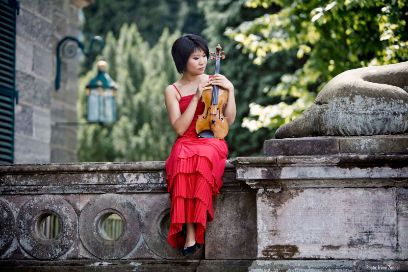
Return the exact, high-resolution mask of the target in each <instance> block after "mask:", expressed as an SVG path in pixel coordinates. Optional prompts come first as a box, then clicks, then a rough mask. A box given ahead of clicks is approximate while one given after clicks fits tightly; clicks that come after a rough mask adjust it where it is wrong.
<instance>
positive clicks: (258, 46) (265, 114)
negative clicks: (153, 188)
mask: <svg viewBox="0 0 408 272" xmlns="http://www.w3.org/2000/svg"><path fill="white" fill-rule="evenodd" d="M246 5H247V6H248V7H251V8H258V9H259V8H268V7H270V6H272V5H279V6H280V7H281V9H280V10H279V11H278V12H276V13H273V14H268V13H267V12H266V13H265V14H264V15H262V16H259V17H258V18H256V19H254V20H252V21H247V22H244V23H242V24H241V25H239V26H238V27H235V28H229V29H227V31H226V35H228V36H229V37H230V38H231V39H234V40H235V41H236V42H237V43H239V44H240V45H242V48H243V52H247V53H248V54H253V57H252V61H253V62H254V63H256V64H258V65H260V64H262V63H263V62H265V61H266V60H267V59H270V58H273V55H274V54H276V53H277V52H282V51H287V50H293V49H294V50H296V52H297V54H296V57H297V58H298V59H299V60H300V61H302V62H303V63H304V64H303V66H302V68H301V69H299V70H296V71H294V72H293V74H287V75H284V76H282V77H281V81H280V83H278V84H277V85H276V86H274V87H271V88H269V91H268V94H269V95H270V96H279V97H280V98H281V101H282V102H283V104H282V102H281V103H278V104H276V105H270V106H267V107H264V108H263V107H260V106H259V105H257V104H251V112H250V118H249V119H245V121H244V122H243V125H244V126H245V127H247V128H249V129H251V130H256V129H258V128H261V127H268V128H271V129H276V128H277V126H278V125H281V124H282V123H283V122H287V121H289V120H290V119H291V118H288V117H287V116H286V114H287V113H288V112H292V113H293V116H295V115H296V114H297V113H298V112H301V111H302V110H303V109H302V108H301V107H302V106H307V105H309V104H308V102H309V101H310V97H314V95H315V94H316V93H317V92H318V91H319V90H320V89H321V87H322V86H323V85H324V84H325V83H326V82H327V81H329V80H330V79H331V78H333V77H334V76H335V75H337V74H339V73H341V72H343V71H345V70H348V69H352V68H357V67H361V66H367V65H380V64H387V63H395V62H400V61H405V60H407V59H408V47H407V45H408V28H407V25H406V20H407V18H408V3H406V1H402V0H394V1H386V0H345V1H332V0H331V1H329V0H326V1H317V0H311V1H302V0H294V1H286V0H281V1H273V0H248V1H246ZM305 101H307V102H306V103H305ZM291 107H292V109H291V111H290V110H288V108H291ZM252 109H255V110H252ZM279 111H281V113H279ZM256 116H258V118H257V119H256V118H253V117H256ZM270 118H274V119H276V120H278V121H273V120H268V119H270Z"/></svg>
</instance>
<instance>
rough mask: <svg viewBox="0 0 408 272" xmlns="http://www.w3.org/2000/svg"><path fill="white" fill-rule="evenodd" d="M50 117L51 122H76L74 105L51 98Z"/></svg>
mask: <svg viewBox="0 0 408 272" xmlns="http://www.w3.org/2000/svg"><path fill="white" fill-rule="evenodd" d="M51 118H52V123H53V124H54V123H58V122H76V121H77V116H76V110H75V105H73V106H72V105H67V104H65V103H63V101H59V100H55V99H54V98H53V99H51Z"/></svg>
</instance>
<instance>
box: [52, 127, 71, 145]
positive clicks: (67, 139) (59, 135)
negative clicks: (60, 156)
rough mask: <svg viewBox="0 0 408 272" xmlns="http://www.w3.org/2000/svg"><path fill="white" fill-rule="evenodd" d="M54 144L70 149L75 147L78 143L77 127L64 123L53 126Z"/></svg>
mask: <svg viewBox="0 0 408 272" xmlns="http://www.w3.org/2000/svg"><path fill="white" fill-rule="evenodd" d="M52 144H53V145H55V146H60V147H65V148H68V149H75V148H76V145H77V132H76V129H75V127H72V126H63V125H57V126H53V129H52Z"/></svg>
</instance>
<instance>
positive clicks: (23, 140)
mask: <svg viewBox="0 0 408 272" xmlns="http://www.w3.org/2000/svg"><path fill="white" fill-rule="evenodd" d="M14 154H15V157H14V163H19V164H21V163H49V162H50V145H49V144H48V143H44V142H42V141H37V140H34V139H32V138H31V137H25V136H23V135H19V134H16V135H15V137H14Z"/></svg>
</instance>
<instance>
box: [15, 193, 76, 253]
mask: <svg viewBox="0 0 408 272" xmlns="http://www.w3.org/2000/svg"><path fill="white" fill-rule="evenodd" d="M47 214H55V215H56V216H58V217H59V222H60V228H61V230H60V233H59V235H57V236H56V237H55V239H47V238H46V237H44V235H43V234H42V233H40V229H39V227H38V226H39V221H40V219H41V218H43V217H44V216H45V215H47ZM77 219H78V217H77V214H76V212H75V210H74V208H73V207H72V206H71V205H70V204H69V203H68V202H67V201H66V200H65V199H63V198H62V197H61V196H54V195H43V196H37V197H34V198H33V199H31V200H29V201H27V202H26V203H25V204H24V205H23V207H22V208H21V209H20V212H19V214H18V216H17V226H18V232H17V233H18V240H19V243H20V245H21V247H22V248H23V249H24V250H25V251H26V252H27V253H28V254H30V255H31V256H33V257H34V258H37V259H42V260H44V259H55V258H58V257H60V256H61V255H63V254H64V253H66V252H67V251H68V250H69V249H70V248H71V246H72V244H73V243H74V241H75V240H76V233H77V229H78V225H77Z"/></svg>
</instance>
